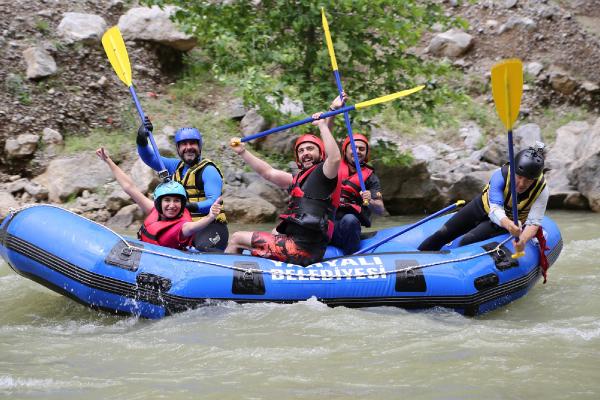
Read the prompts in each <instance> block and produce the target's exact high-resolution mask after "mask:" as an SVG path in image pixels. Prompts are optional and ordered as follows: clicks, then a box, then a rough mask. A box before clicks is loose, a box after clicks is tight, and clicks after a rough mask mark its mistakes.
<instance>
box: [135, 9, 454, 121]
mask: <svg viewBox="0 0 600 400" xmlns="http://www.w3.org/2000/svg"><path fill="white" fill-rule="evenodd" d="M142 3H143V4H146V5H154V4H157V5H160V6H165V5H167V4H170V5H176V6H178V7H180V8H179V10H178V11H177V13H176V14H175V16H174V19H175V20H176V21H177V22H178V23H180V24H181V26H182V27H183V29H184V30H186V31H187V32H189V33H192V34H194V35H195V36H196V37H197V39H198V42H199V43H198V44H199V46H198V47H199V48H201V49H202V50H203V54H202V57H200V58H198V59H196V60H188V61H191V63H190V64H188V65H189V66H190V69H191V70H196V71H198V70H202V71H203V72H202V73H204V72H205V71H210V73H211V74H212V75H213V76H214V77H216V79H217V80H219V81H223V82H229V83H230V84H231V85H232V86H233V87H235V88H236V89H237V90H239V93H241V95H242V97H243V99H244V102H245V104H246V105H248V106H259V107H260V109H261V114H262V115H263V116H265V117H266V118H267V119H269V120H277V121H278V122H281V123H284V122H288V121H289V120H291V119H292V117H290V116H287V119H285V118H286V117H282V116H280V115H278V113H277V111H276V110H275V107H274V106H273V105H272V104H270V103H269V101H268V100H267V99H268V97H273V98H275V100H276V101H278V102H281V101H282V100H283V98H284V96H288V97H290V98H293V99H297V100H301V101H302V102H303V104H304V109H305V110H306V111H307V113H309V112H314V111H316V110H324V109H325V108H326V107H327V106H328V105H329V102H330V101H331V99H332V98H333V97H334V96H335V94H336V93H337V91H336V86H335V82H334V81H333V77H332V72H331V64H330V59H329V54H328V51H327V47H326V45H325V41H324V33H323V29H322V26H321V14H320V13H321V6H324V7H325V9H326V12H327V15H328V19H329V23H330V27H331V33H332V39H333V42H334V47H335V49H336V55H337V61H338V64H339V68H340V73H341V75H342V80H343V82H344V88H345V89H346V90H347V91H348V93H349V94H350V96H351V98H352V100H351V102H352V103H356V102H359V101H364V100H367V99H370V98H374V97H378V96H381V95H384V94H388V93H392V92H396V91H398V90H402V89H406V88H410V87H414V86H416V85H417V84H419V83H429V84H430V88H433V85H435V82H436V81H437V80H438V77H439V76H443V75H445V74H447V73H448V72H449V70H450V69H449V67H448V66H447V65H445V64H443V63H439V62H433V63H429V62H424V61H422V60H420V59H419V58H418V57H416V56H414V55H412V54H411V52H410V49H411V47H413V46H415V45H416V44H417V43H418V41H419V39H420V37H421V33H422V32H423V31H425V30H426V29H428V27H429V26H431V25H432V24H433V23H436V22H437V23H442V24H444V25H450V24H459V22H457V21H454V20H452V19H450V18H448V17H446V16H445V15H444V13H443V12H442V9H441V7H440V6H439V4H437V2H434V1H427V2H422V1H417V0H402V1H401V0H378V1H366V0H359V1H357V0H352V1H350V0H345V1H324V2H311V1H298V0H285V1H276V0H266V1H261V2H260V3H259V4H258V5H256V2H254V1H250V0H237V1H231V2H189V1H186V0H170V1H169V0H143V1H142ZM198 64H203V66H198ZM191 75H192V76H190V77H188V79H189V80H193V74H191ZM448 93H449V89H448V88H446V87H438V88H437V89H436V90H425V91H422V92H421V93H419V94H418V95H414V96H410V97H408V98H406V99H403V100H401V101H396V102H394V105H393V107H396V108H398V109H409V110H413V112H415V113H419V114H427V113H431V112H432V110H433V108H434V106H435V105H437V104H442V103H444V102H445V101H447V97H448ZM376 108H377V107H373V108H372V109H365V110H361V113H360V114H361V115H360V118H361V119H362V121H365V120H368V119H369V118H370V117H372V116H373V115H375V114H376V113H377V112H379V111H378V110H377V109H376ZM359 123H360V122H359ZM304 129H307V128H306V127H304Z"/></svg>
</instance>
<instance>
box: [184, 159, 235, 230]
mask: <svg viewBox="0 0 600 400" xmlns="http://www.w3.org/2000/svg"><path fill="white" fill-rule="evenodd" d="M208 165H212V166H213V167H215V168H216V169H217V172H218V173H219V175H221V178H223V173H222V172H221V170H220V169H219V167H217V165H216V164H215V163H213V162H212V161H210V160H209V159H207V158H204V159H202V161H200V162H199V163H198V164H195V165H194V166H192V167H190V168H188V170H187V171H186V172H185V174H183V169H184V168H185V163H184V162H183V161H180V162H179V164H177V168H176V169H175V173H174V174H173V179H174V180H175V182H179V183H181V184H182V185H183V187H184V188H185V191H186V193H187V196H188V204H189V203H190V202H195V203H198V202H201V201H204V200H206V194H205V193H204V181H203V180H202V171H204V168H206V167H207V166H208ZM182 174H183V175H182ZM196 176H199V177H200V179H199V180H198V179H196ZM196 210H197V209H196ZM191 215H192V220H194V221H198V220H199V219H200V218H202V217H204V216H206V215H207V213H202V212H200V211H194V212H192V213H191ZM215 220H216V221H219V222H222V223H225V222H227V218H226V216H225V213H224V212H221V213H219V215H217V218H216V219H215Z"/></svg>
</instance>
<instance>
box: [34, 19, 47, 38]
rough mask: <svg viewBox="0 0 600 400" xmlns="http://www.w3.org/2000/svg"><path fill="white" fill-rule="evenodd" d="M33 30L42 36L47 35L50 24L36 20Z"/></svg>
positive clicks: (42, 20)
mask: <svg viewBox="0 0 600 400" xmlns="http://www.w3.org/2000/svg"><path fill="white" fill-rule="evenodd" d="M35 29H36V30H37V31H38V32H40V33H41V34H42V35H47V34H48V32H49V31H50V24H48V21H46V20H45V19H38V20H37V21H35Z"/></svg>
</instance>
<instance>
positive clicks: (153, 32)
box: [119, 6, 196, 51]
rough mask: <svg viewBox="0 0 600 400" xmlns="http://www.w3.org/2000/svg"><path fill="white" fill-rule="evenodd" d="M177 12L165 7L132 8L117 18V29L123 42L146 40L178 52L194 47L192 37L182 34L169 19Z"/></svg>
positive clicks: (174, 9)
mask: <svg viewBox="0 0 600 400" xmlns="http://www.w3.org/2000/svg"><path fill="white" fill-rule="evenodd" d="M176 10H177V8H176V7H172V6H167V7H164V9H162V10H161V9H160V8H159V7H158V6H152V7H151V8H148V7H134V8H132V9H130V10H129V11H127V13H125V14H124V15H123V16H121V18H119V29H120V30H121V33H122V34H123V38H125V40H146V41H151V42H158V43H162V44H164V45H166V46H170V47H172V48H174V49H177V50H180V51H188V50H191V49H193V48H194V47H195V46H196V39H195V38H194V37H193V36H192V35H188V34H186V33H184V32H182V31H181V30H180V29H179V27H178V26H177V25H175V24H174V23H173V21H171V20H170V19H169V17H170V16H171V15H172V14H173V13H174V12H175V11H176Z"/></svg>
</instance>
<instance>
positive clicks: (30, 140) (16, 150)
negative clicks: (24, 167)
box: [4, 133, 40, 159]
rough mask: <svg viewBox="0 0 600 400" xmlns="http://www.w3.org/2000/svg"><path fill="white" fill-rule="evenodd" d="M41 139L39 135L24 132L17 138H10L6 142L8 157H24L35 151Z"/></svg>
mask: <svg viewBox="0 0 600 400" xmlns="http://www.w3.org/2000/svg"><path fill="white" fill-rule="evenodd" d="M39 140H40V137H39V136H38V135H33V134H30V133H24V134H22V135H19V136H17V137H16V138H8V139H6V143H4V151H5V152H6V156H7V157H8V158H12V159H15V158H24V157H27V156H30V155H32V154H33V153H35V151H36V150H37V145H38V141H39Z"/></svg>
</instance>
